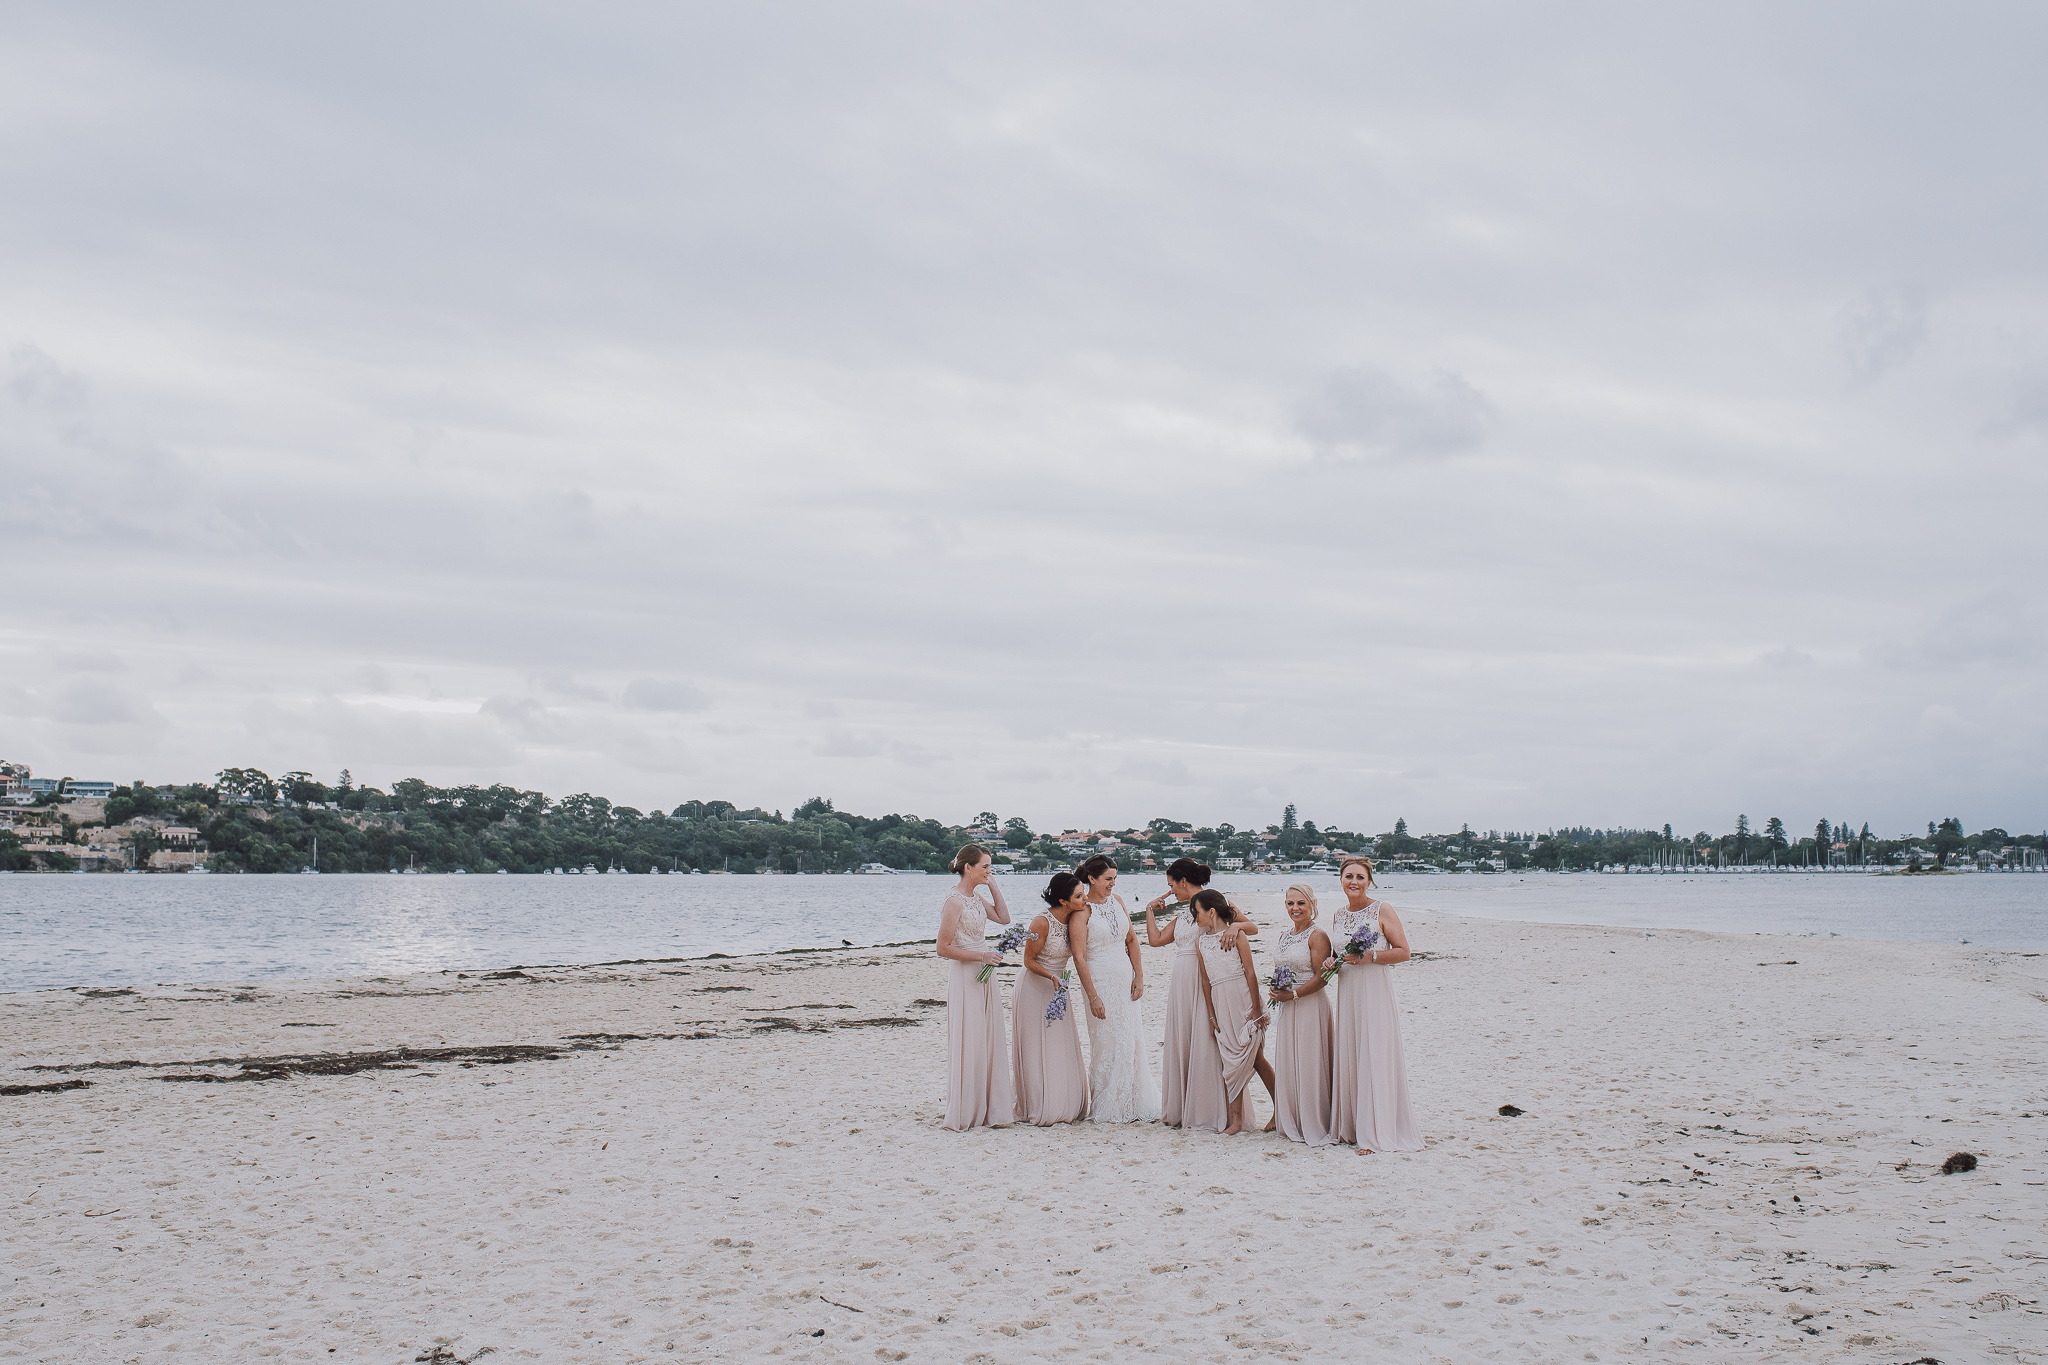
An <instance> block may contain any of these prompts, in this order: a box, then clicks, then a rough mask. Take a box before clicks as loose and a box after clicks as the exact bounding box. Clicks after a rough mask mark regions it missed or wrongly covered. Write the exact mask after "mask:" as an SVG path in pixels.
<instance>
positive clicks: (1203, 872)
mask: <svg viewBox="0 0 2048 1365" xmlns="http://www.w3.org/2000/svg"><path fill="white" fill-rule="evenodd" d="M1166 879H1167V880H1168V881H1170V882H1187V883H1188V884H1189V885H1191V886H1207V885H1208V884H1209V865H1208V864H1207V863H1198V862H1196V861H1195V860H1194V859H1193V858H1175V859H1174V860H1173V861H1172V862H1171V863H1169V864H1168V865H1167V868H1166Z"/></svg>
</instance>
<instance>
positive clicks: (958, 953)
mask: <svg viewBox="0 0 2048 1365" xmlns="http://www.w3.org/2000/svg"><path fill="white" fill-rule="evenodd" d="M959 932H960V902H959V901H957V900H955V899H954V898H953V897H951V896H948V897H946V908H945V909H944V910H941V911H940V912H939V941H938V942H937V943H936V944H934V945H933V946H932V951H933V952H935V953H937V954H938V955H939V956H940V957H943V958H946V959H948V960H950V961H953V962H1001V961H1002V960H1003V957H1002V954H1001V953H991V952H988V951H987V950H985V949H976V948H961V947H958V946H956V945H955V944H954V942H953V940H954V939H955V938H956V937H958V936H959Z"/></svg>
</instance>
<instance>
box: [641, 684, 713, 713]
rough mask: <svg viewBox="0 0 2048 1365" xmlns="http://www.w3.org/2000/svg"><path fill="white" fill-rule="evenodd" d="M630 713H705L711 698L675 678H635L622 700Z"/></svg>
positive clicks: (700, 689)
mask: <svg viewBox="0 0 2048 1365" xmlns="http://www.w3.org/2000/svg"><path fill="white" fill-rule="evenodd" d="M622 700H623V701H624V703H625V706H626V709H627V710H629V711H705V710H709V709H710V707H711V698H710V697H709V696H707V695H706V694H705V692H704V691H703V689H702V688H698V687H692V686H691V685H690V684H688V683H686V682H678V681H677V680H675V679H674V678H635V679H633V681H632V682H630V683H627V684H626V692H625V696H624V698H623V699H622Z"/></svg>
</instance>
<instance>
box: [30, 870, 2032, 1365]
mask: <svg viewBox="0 0 2048 1365" xmlns="http://www.w3.org/2000/svg"><path fill="white" fill-rule="evenodd" d="M1247 899H1248V900H1251V901H1252V902H1253V903H1252V904H1251V905H1250V906H1249V907H1248V908H1250V909H1251V910H1252V912H1253V914H1254V917H1255V918H1257V919H1258V920H1259V921H1260V922H1261V923H1262V924H1266V925H1271V924H1273V923H1274V922H1275V921H1276V920H1277V919H1278V907H1277V903H1276V902H1277V897H1275V896H1271V895H1266V896H1259V897H1255V898H1247ZM1404 919H1406V920H1407V921H1408V923H1409V926H1410V930H1411V934H1412V936H1413V938H1414V940H1415V942H1416V945H1417V947H1418V948H1419V949H1421V950H1423V951H1426V952H1428V953H1429V954H1430V956H1429V958H1428V959H1427V960H1421V961H1417V962H1413V963H1410V964H1407V965H1404V966H1402V967H1400V968H1397V969H1396V971H1397V973H1398V975H1397V982H1398V989H1399V991H1400V993H1401V1001H1402V1006H1403V1015H1402V1019H1403V1028H1404V1033H1405V1039H1406V1051H1407V1057H1408V1065H1409V1069H1410V1079H1411V1087H1412V1089H1413V1091H1414V1096H1415V1105H1416V1110H1417V1115H1418V1119H1419V1120H1420V1122H1421V1124H1422V1127H1423V1131H1424V1135H1425V1138H1426V1140H1427V1145H1426V1147H1425V1149H1424V1150H1423V1151H1421V1152H1416V1153H1401V1154H1384V1155H1382V1156H1377V1157H1372V1158H1359V1157H1356V1156H1353V1155H1352V1154H1351V1153H1350V1152H1349V1151H1348V1149H1330V1148H1325V1149H1314V1150H1311V1149H1307V1148H1302V1147H1299V1146H1297V1145H1295V1144H1291V1143H1287V1142H1285V1141H1283V1140H1281V1139H1279V1138H1278V1137H1277V1136H1275V1135H1263V1136H1261V1135H1246V1136H1243V1137H1239V1138H1222V1137H1220V1136H1215V1135H1208V1134H1185V1133H1180V1132H1178V1131H1175V1130H1168V1129H1162V1128H1160V1127H1159V1126H1158V1125H1155V1124H1137V1125H1119V1126H1115V1127H1100V1126H1095V1125H1088V1124H1080V1125H1073V1126H1070V1127H1059V1128H1052V1129H1024V1128H1012V1129H1006V1130H988V1129H982V1130H975V1131H973V1132H971V1133H965V1134H958V1133H947V1132H945V1131H944V1130H942V1129H940V1128H939V1126H938V1125H939V1120H940V1117H941V1113H942V1109H943V1099H944V1078H943V1064H944V1056H945V1038H944V1022H943V1018H944V1007H943V1004H942V1003H941V1002H942V1000H943V996H944V989H943V986H944V977H943V970H942V967H941V964H940V963H939V962H938V960H937V959H936V958H935V957H934V956H933V955H932V954H931V952H930V950H929V948H928V947H927V946H925V945H922V944H915V943H913V944H907V945H896V946H891V947H886V948H885V947H879V946H877V947H863V948H840V949H829V950H823V951H815V952H810V953H771V954H759V955H752V956H748V957H727V958H723V959H710V958H701V959H693V960H689V961H685V962H679V963H653V962H647V963H630V962H614V963H605V964H597V963H593V964H587V965H582V966H577V967H556V968H549V967H534V968H530V969H500V970H503V971H506V972H507V973H508V974H507V975H503V976H493V977H490V978H489V979H486V978H485V977H484V975H483V974H474V975H472V974H464V973H458V972H455V971H452V970H451V971H448V972H445V973H444V972H442V971H439V970H435V971H432V972H424V973H415V974H410V975H401V974H396V973H386V974H385V975H384V976H382V977H381V978H380V977H367V976H366V977H353V978H327V979H313V980H304V981H296V982H291V983H282V984H280V983H270V982H265V983H256V984H244V985H239V986H225V985H216V986H210V987H208V986H180V987H162V988H150V989H148V990H144V991H133V992H129V991H125V990H113V991H105V992H97V993H87V992H74V991H64V990H58V991H52V992H37V993H29V994H20V993H16V994H12V995H9V996H6V997H0V1018H5V1019H6V1020H7V1022H8V1027H7V1029H6V1030H5V1033H4V1036H5V1038H6V1055H5V1059H4V1064H0V1084H4V1085H6V1086H14V1085H16V1084H21V1083H29V1084H34V1085H38V1086H43V1085H66V1084H68V1083H70V1082H74V1081H81V1080H82V1081H86V1082H87V1083H88V1084H87V1085H85V1086H84V1087H73V1088H67V1089H63V1090H47V1091H40V1092H36V1093H29V1094H18V1095H8V1096H5V1097H4V1098H0V1115H4V1116H5V1117H6V1118H7V1119H8V1120H10V1121H11V1122H10V1124H9V1126H7V1127H6V1128H4V1129H0V1155H4V1159H5V1160H6V1162H7V1163H8V1168H9V1169H10V1170H17V1171H24V1172H30V1173H32V1175H31V1178H29V1179H26V1180H23V1181H20V1182H17V1184H16V1185H15V1186H14V1187H13V1188H11V1189H10V1190H9V1191H7V1192H6V1193H5V1194H4V1195H0V1205H4V1206H5V1207H6V1209H7V1211H8V1217H7V1220H6V1222H5V1229H6V1230H5V1231H0V1242H4V1243H5V1244H6V1246H7V1249H8V1252H9V1254H10V1255H11V1256H13V1257H14V1260H15V1264H16V1265H17V1266H18V1267H19V1268H20V1269H19V1271H18V1278H17V1281H16V1284H15V1286H14V1287H13V1288H12V1289H11V1290H10V1291H9V1292H8V1293H7V1294H6V1295H4V1296H0V1342H4V1343H5V1344H6V1346H7V1348H8V1349H9V1351H10V1352H11V1353H13V1354H15V1355H18V1356H20V1357H22V1358H25V1359H29V1360H57V1359H75V1358H80V1356H81V1355H83V1356H85V1357H86V1358H99V1357H101V1356H104V1357H107V1358H120V1359H126V1358H129V1357H131V1356H134V1355H138V1354H147V1353H149V1352H154V1351H168V1350H170V1349H173V1348H178V1349H191V1350H198V1351H201V1352H202V1353H210V1354H212V1355H214V1356H217V1357H233V1356H237V1355H252V1354H264V1355H273V1354H274V1355H281V1356H282V1357H284V1358H285V1359H308V1360H319V1359H327V1360H350V1359H360V1360H364V1361H366V1362H370V1361H374V1362H385V1361H389V1360H392V1359H398V1358H405V1359H410V1358H412V1356H414V1355H417V1354H426V1353H428V1352H429V1351H430V1350H431V1348H432V1347H433V1346H435V1345H436V1344H442V1345H446V1346H447V1347H448V1348H449V1349H450V1350H451V1351H454V1352H456V1353H458V1354H459V1355H461V1356H463V1357H469V1356H471V1355H472V1354H473V1353H474V1352H475V1351H477V1350H480V1349H481V1348H483V1347H486V1346H488V1347H490V1348H492V1349H493V1350H494V1351H496V1352H497V1353H498V1355H497V1356H496V1357H493V1359H497V1358H503V1359H506V1360H519V1359H527V1360H600V1359H601V1360H613V1359H622V1360H641V1359H645V1360H670V1359H692V1358H705V1357H708V1356H713V1355H721V1356H738V1355H747V1356H751V1355H766V1354H782V1355H786V1356H788V1357H790V1358H792V1359H797V1360H819V1361H826V1360H833V1361H862V1362H865V1361H872V1360H876V1359H883V1360H893V1359H898V1358H914V1359H942V1360H943V1359H957V1360H967V1359H985V1360H987V1361H997V1362H1007V1361H1022V1360H1025V1359H1030V1358H1036V1357H1040V1356H1043V1355H1045V1354H1048V1353H1053V1352H1056V1351H1062V1350H1064V1349H1067V1348H1071V1349H1072V1350H1073V1351H1074V1352H1075V1353H1076V1354H1079V1355H1085V1356H1092V1355H1094V1354H1097V1353H1099V1352H1110V1353H1114V1354H1117V1355H1138V1356H1159V1357H1161V1358H1171V1359H1184V1358H1187V1357H1189V1356H1191V1355H1205V1356H1206V1355H1210V1354H1217V1353H1223V1354H1226V1355H1230V1356H1235V1355H1236V1354H1238V1353H1240V1352H1242V1351H1244V1350H1251V1351H1254V1352H1256V1353H1259V1354H1264V1355H1277V1356H1282V1357H1293V1358H1303V1359H1310V1358H1313V1359H1325V1358H1330V1357H1332V1356H1338V1355H1345V1356H1349V1355H1355V1354H1358V1353H1361V1352H1364V1351H1368V1350H1369V1351H1374V1352H1384V1353H1391V1355H1392V1357H1393V1358H1398V1359H1404V1360H1407V1359H1442V1360H1464V1359H1470V1358H1473V1357H1475V1356H1483V1355H1485V1354H1486V1353H1488V1352H1492V1351H1499V1350H1502V1349H1504V1343H1512V1344H1513V1346H1514V1351H1515V1353H1516V1355H1517V1358H1520V1359H1540V1360H1546V1361H1548V1360H1558V1361H1573V1362H1576V1361H1578V1360H1581V1359H1583V1358H1584V1356H1585V1355H1586V1354H1587V1353H1592V1354H1594V1355H1596V1356H1598V1357H1600V1358H1602V1359H1606V1358H1608V1357H1609V1356H1611V1355H1619V1356H1623V1357H1654V1358H1659V1359H1663V1358H1670V1359H1674V1360H1679V1359H1697V1358H1699V1357H1701V1356H1702V1355H1704V1354H1706V1353H1707V1352H1709V1351H1711V1352H1713V1353H1714V1355H1715V1356H1716V1357H1717V1358H1729V1359H1739V1360H1776V1359H1787V1360H1789V1359H1793V1358H1795V1357H1796V1358H1797V1359H1799V1360H1802V1361H1805V1360H1824V1361H1841V1362H1843V1365H1850V1362H1855V1365H1867V1362H1869V1361H1871V1360H1884V1359H1893V1360H1907V1359H1912V1358H1914V1357H1916V1356H1919V1355H1923V1354H1925V1355H1933V1356H1935V1357H1937V1358H1942V1359H1975V1358H1983V1357H1985V1356H1986V1355H1987V1354H1990V1353H1993V1352H1994V1351H1996V1352H2005V1353H2011V1352H2019V1354H2018V1355H2015V1356H2014V1358H2015V1359H2019V1360H2025V1359H2027V1358H2029V1355H2028V1353H2029V1352H2031V1351H2033V1350H2034V1348H2033V1347H2031V1346H2029V1345H2028V1344H2027V1343H2028V1342H2030V1341H2032V1340H2034V1339H2036V1338H2038V1335H2039V1322H2040V1310H2041V1309H2042V1308H2043V1307H2044V1306H2048V1305H2044V1303H2043V1300H2044V1298H2048V1283H2044V1272H2048V1259H2044V1253H2048V1245H2043V1240H2044V1239H2043V1238H2042V1236H2041V1234H2040V1231H2039V1229H2040V1227H2041V1226H2043V1225H2044V1223H2048V1195H2044V1191H2048V1169H2044V1168H2048V1158H2044V1157H2043V1154H2042V1152H2041V1134H2042V1133H2043V1132H2044V1131H2048V1129H2044V1128H2043V1126H2042V1125H2043V1124H2048V1062H2044V1060H2043V1058H2048V1010H2044V1008H2043V1001H2044V1000H2048V964H2044V963H2043V961H2042V960H2041V959H2038V958H2032V959H2029V958H2024V957H2021V956H2020V955H2019V954H2017V953H2013V952H2007V951H2005V950H1984V949H1978V948H1975V947H1961V946H1956V945H1918V944H1897V943H1887V942H1881V941H1874V940H1850V939H1825V938H1823V939H1811V940H1802V941H1799V942H1798V943H1797V946H1796V948H1795V947H1794V946H1793V945H1791V944H1788V943H1786V942H1785V941H1784V939H1783V938H1782V937H1778V936H1766V935H1755V934H1743V935H1717V934H1708V933H1704V932H1700V931H1690V930H1658V931H1656V933H1655V936H1654V937H1645V936H1644V935H1643V933H1642V932H1641V931H1640V930H1628V929H1618V928H1610V927H1604V926H1580V927H1572V926H1558V925H1536V924H1531V923H1526V922H1516V921H1501V920H1490V919H1481V918H1477V917H1469V916H1458V915H1449V914H1442V913H1437V912H1429V911H1417V910H1409V911H1406V912H1404ZM1270 932H1271V930H1270V929H1269V930H1268V933H1270ZM1171 961H1172V950H1171V949H1170V948H1169V949H1153V950H1147V951H1146V953H1145V963H1146V971H1147V981H1148V990H1147V992H1146V997H1145V999H1146V1003H1147V1007H1148V1018H1147V1026H1148V1034H1149V1035H1150V1036H1151V1038H1152V1039H1153V1040H1154V1041H1155V1042H1156V1040H1157V1038H1158V1036H1159V1031H1160V1021H1159V1019H1158V1017H1157V1009H1158V1007H1159V1006H1160V1005H1161V1004H1162V1003H1163V1000H1164V997H1165V993H1166V992H1165V984H1166V975H1167V972H1168V970H1169V969H1170V965H1171ZM1007 993H1008V992H1007V991H1006V992H1005V994H1006V995H1007ZM30 1068H37V1069H34V1070H31V1069H30ZM180 1080H182V1081H184V1082H186V1083H183V1084H166V1083H165V1082H166V1081H180ZM193 1081H199V1082H201V1083H197V1084H195V1083H192V1082H193ZM1254 1089H1255V1090H1256V1089H1257V1087H1256V1085H1255V1087H1254ZM1503 1104H1513V1105H1515V1106H1516V1107H1518V1108H1520V1109H1522V1110H1523V1111H1524V1113H1523V1114H1522V1115H1521V1116H1520V1117H1514V1118H1508V1117H1503V1116H1501V1115H1500V1114H1498V1113H1497V1112H1496V1111H1497V1110H1498V1109H1499V1107H1500V1106H1501V1105H1503ZM1258 1108H1259V1110H1260V1120H1259V1121H1260V1122H1263V1116H1264V1111H1265V1103H1264V1098H1263V1094H1262V1092H1261V1093H1260V1094H1259V1097H1258ZM1956 1151H1969V1152H1972V1153H1975V1154H1977V1155H1978V1156H1979V1160H1980V1165H1979V1166H1978V1168H1977V1169H1976V1170H1975V1171H1972V1172H1969V1173H1965V1174H1958V1175H1948V1176H1944V1175H1941V1174H1939V1173H1938V1171H1939V1167H1940V1164H1941V1162H1942V1161H1943V1159H1944V1158H1946V1157H1947V1156H1948V1155H1950V1154H1951V1153H1952V1152H1956ZM1795 1196H1800V1198H1797V1199H1795ZM1772 1201H1776V1202H1772ZM60 1272H61V1273H60ZM841 1305H845V1306H841ZM817 1334H822V1335H817ZM898 1352H901V1353H902V1356H901V1357H899V1356H898V1355H897V1354H896V1353H898Z"/></svg>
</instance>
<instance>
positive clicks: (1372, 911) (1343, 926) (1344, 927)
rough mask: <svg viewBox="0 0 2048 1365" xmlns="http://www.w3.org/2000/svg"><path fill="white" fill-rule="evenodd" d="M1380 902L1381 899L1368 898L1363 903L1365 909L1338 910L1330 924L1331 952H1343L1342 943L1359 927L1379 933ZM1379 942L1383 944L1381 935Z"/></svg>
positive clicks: (1383, 940) (1349, 938) (1383, 939)
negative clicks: (1368, 899)
mask: <svg viewBox="0 0 2048 1365" xmlns="http://www.w3.org/2000/svg"><path fill="white" fill-rule="evenodd" d="M1382 904H1384V902H1382V901H1377V900H1370V901H1367V902H1366V903H1365V909H1363V910H1351V909H1344V910H1339V911H1338V912H1337V918H1336V919H1335V920H1334V921H1332V922H1331V925H1330V951H1331V952H1333V953H1341V952H1343V951H1344V945H1345V944H1347V943H1349V942H1350V941H1351V938H1352V936H1353V935H1354V934H1356V933H1357V932H1358V931H1359V930H1360V929H1370V930H1372V931H1373V932H1374V933H1375V934H1377V933H1379V932H1380V906H1381V905H1382ZM1381 942H1382V944H1384V942H1385V938H1384V936H1382V939H1381Z"/></svg>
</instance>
